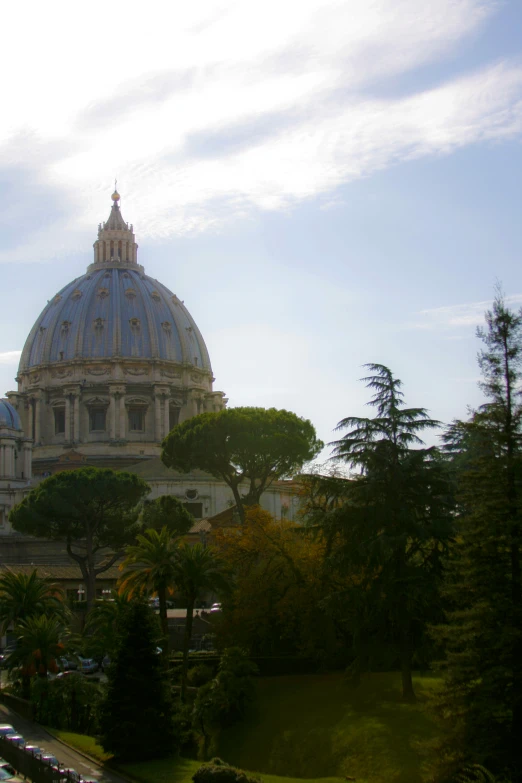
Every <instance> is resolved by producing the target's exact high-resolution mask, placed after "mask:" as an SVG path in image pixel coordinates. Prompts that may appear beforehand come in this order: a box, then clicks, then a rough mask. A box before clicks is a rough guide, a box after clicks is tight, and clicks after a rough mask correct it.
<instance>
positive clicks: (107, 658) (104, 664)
mask: <svg viewBox="0 0 522 783" xmlns="http://www.w3.org/2000/svg"><path fill="white" fill-rule="evenodd" d="M110 665H111V659H110V656H109V655H104V656H103V658H102V662H101V670H102V672H104V671H106V670H107V669H108V668H109V666H110Z"/></svg>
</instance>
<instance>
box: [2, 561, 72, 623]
mask: <svg viewBox="0 0 522 783" xmlns="http://www.w3.org/2000/svg"><path fill="white" fill-rule="evenodd" d="M46 612H48V613H50V614H55V615H57V616H59V617H61V618H63V619H65V618H66V617H67V615H68V612H67V607H66V604H65V601H64V594H63V592H62V590H60V588H59V587H58V585H56V584H54V583H53V582H52V580H51V579H47V578H42V577H40V576H38V573H37V571H36V569H35V570H34V571H32V572H31V573H30V574H16V573H13V572H11V571H8V572H6V573H4V574H2V576H0V628H1V630H2V633H5V630H6V628H8V627H9V625H13V626H16V625H17V624H18V623H19V622H20V621H21V620H27V619H28V618H29V617H33V616H35V615H40V614H45V613H46Z"/></svg>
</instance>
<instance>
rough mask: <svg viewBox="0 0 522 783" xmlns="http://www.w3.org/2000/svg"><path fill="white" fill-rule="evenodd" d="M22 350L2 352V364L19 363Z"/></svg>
mask: <svg viewBox="0 0 522 783" xmlns="http://www.w3.org/2000/svg"><path fill="white" fill-rule="evenodd" d="M21 355H22V351H3V352H0V364H18V362H19V361H20V356H21Z"/></svg>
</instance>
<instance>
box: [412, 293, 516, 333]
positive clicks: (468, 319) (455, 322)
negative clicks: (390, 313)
mask: <svg viewBox="0 0 522 783" xmlns="http://www.w3.org/2000/svg"><path fill="white" fill-rule="evenodd" d="M504 301H505V303H506V305H507V306H508V307H511V308H513V309H518V308H519V307H520V305H522V294H513V295H512V296H505V297H504ZM492 304H493V300H491V299H490V300H486V301H483V302H468V303H466V304H458V305H448V306H444V307H434V308H430V309H428V310H421V311H420V312H419V315H420V316H421V320H419V321H417V322H415V323H412V324H410V325H409V327H408V328H411V329H454V328H462V327H464V328H466V329H469V328H470V327H475V326H481V325H483V324H484V313H485V312H486V310H489V309H491V306H492ZM459 337H460V336H456V337H455V338H454V339H459Z"/></svg>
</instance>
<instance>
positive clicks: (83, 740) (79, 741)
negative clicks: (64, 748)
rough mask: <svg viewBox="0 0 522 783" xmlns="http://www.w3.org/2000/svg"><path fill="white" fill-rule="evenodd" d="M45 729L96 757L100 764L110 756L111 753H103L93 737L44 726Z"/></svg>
mask: <svg viewBox="0 0 522 783" xmlns="http://www.w3.org/2000/svg"><path fill="white" fill-rule="evenodd" d="M46 729H47V731H48V732H49V733H50V734H53V735H54V736H55V737H58V739H61V740H63V741H64V742H66V743H67V744H68V745H71V746H72V747H73V748H76V749H77V750H80V751H82V753H87V755H88V756H92V758H93V759H97V761H99V762H100V764H103V763H105V762H106V761H108V760H109V759H111V758H112V754H111V753H105V751H104V750H103V748H102V746H101V745H98V743H97V742H96V740H95V739H94V737H87V736H86V735H85V734H75V733H74V732H72V731H62V730H61V729H52V728H49V727H48V726H46Z"/></svg>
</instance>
